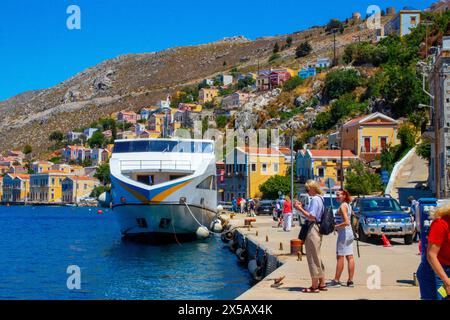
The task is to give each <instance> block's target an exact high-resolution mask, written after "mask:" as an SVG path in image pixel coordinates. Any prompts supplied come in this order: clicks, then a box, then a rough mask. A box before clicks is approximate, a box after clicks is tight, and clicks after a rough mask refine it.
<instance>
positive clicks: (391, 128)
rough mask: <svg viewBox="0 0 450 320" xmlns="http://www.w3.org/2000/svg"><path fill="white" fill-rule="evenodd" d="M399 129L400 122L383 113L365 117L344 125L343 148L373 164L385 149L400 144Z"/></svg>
mask: <svg viewBox="0 0 450 320" xmlns="http://www.w3.org/2000/svg"><path fill="white" fill-rule="evenodd" d="M397 129H398V122H397V121H396V120H394V119H392V118H390V117H388V116H386V115H384V114H382V113H379V112H376V113H372V114H369V115H365V116H362V117H359V118H356V119H353V120H350V121H349V122H347V123H345V124H344V127H343V147H344V149H348V150H351V151H352V152H353V153H354V154H356V155H357V156H359V158H360V159H361V160H363V161H366V162H371V161H373V160H374V159H375V158H376V156H377V155H379V154H380V153H381V151H382V150H383V149H384V148H386V147H388V146H389V145H391V146H395V145H397V144H398V143H399V140H398V139H397Z"/></svg>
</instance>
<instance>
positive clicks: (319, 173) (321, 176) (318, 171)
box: [317, 168, 325, 178]
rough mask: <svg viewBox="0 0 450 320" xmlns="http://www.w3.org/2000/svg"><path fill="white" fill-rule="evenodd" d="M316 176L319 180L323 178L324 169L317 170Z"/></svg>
mask: <svg viewBox="0 0 450 320" xmlns="http://www.w3.org/2000/svg"><path fill="white" fill-rule="evenodd" d="M317 175H318V176H319V178H323V177H325V169H324V168H317Z"/></svg>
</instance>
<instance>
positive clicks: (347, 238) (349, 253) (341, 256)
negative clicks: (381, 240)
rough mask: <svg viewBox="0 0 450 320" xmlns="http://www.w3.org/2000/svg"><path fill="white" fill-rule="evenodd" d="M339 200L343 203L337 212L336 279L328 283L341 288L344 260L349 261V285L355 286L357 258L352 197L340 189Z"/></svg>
mask: <svg viewBox="0 0 450 320" xmlns="http://www.w3.org/2000/svg"><path fill="white" fill-rule="evenodd" d="M336 198H337V200H338V201H339V202H340V203H341V206H340V207H339V209H338V211H337V214H336V225H335V228H336V231H337V232H338V238H337V243H336V259H337V263H336V274H335V276H334V279H333V280H332V281H331V282H330V283H329V284H328V286H329V287H334V288H339V287H340V286H341V285H342V284H341V282H340V278H341V275H342V272H343V271H344V260H345V259H347V263H348V281H347V287H353V286H354V284H353V275H354V273H355V259H354V258H353V240H354V235H353V230H352V226H351V223H350V217H351V213H352V208H351V206H350V203H351V201H352V200H351V198H350V194H349V193H348V191H347V190H340V191H338V192H337V193H336Z"/></svg>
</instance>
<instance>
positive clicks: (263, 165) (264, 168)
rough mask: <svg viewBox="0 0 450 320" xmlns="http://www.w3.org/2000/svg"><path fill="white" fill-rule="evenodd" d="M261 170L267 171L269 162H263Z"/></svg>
mask: <svg viewBox="0 0 450 320" xmlns="http://www.w3.org/2000/svg"><path fill="white" fill-rule="evenodd" d="M261 172H262V173H267V163H261Z"/></svg>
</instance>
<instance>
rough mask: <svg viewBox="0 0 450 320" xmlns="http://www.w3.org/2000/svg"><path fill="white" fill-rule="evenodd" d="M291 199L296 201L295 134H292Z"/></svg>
mask: <svg viewBox="0 0 450 320" xmlns="http://www.w3.org/2000/svg"><path fill="white" fill-rule="evenodd" d="M290 147H291V201H294V135H293V134H292V135H291V141H290Z"/></svg>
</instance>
